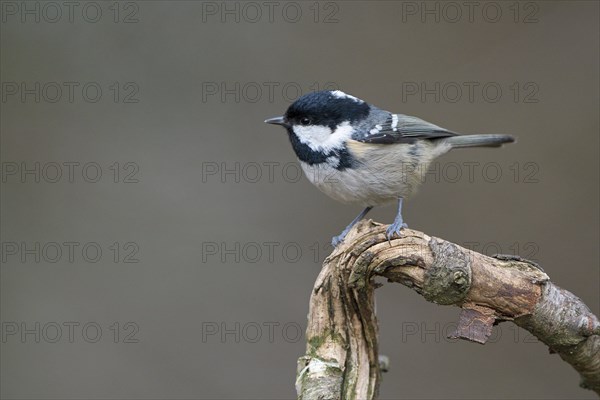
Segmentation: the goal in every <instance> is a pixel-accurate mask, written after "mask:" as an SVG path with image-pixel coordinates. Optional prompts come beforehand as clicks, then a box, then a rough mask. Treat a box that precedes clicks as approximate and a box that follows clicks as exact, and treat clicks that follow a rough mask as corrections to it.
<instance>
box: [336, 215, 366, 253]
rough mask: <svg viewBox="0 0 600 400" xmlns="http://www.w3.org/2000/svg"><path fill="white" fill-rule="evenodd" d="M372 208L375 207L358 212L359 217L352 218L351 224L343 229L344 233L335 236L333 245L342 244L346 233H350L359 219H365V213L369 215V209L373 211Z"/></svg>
mask: <svg viewBox="0 0 600 400" xmlns="http://www.w3.org/2000/svg"><path fill="white" fill-rule="evenodd" d="M372 208H373V207H367V208H365V209H364V210H362V212H361V213H360V214H358V215H357V217H356V218H354V219H353V220H352V222H350V225H348V226H347V227H346V228H345V229H344V230H343V231H342V233H340V234H339V235H338V236H334V237H333V239H331V244H332V245H333V247H337V245H338V244H340V243H341V242H342V240H344V238H345V237H346V235H347V234H348V232H350V229H352V227H353V226H354V225H356V223H357V222H358V221H360V220H361V219H363V218H364V217H365V215H367V213H368V212H369V211H371V209H372Z"/></svg>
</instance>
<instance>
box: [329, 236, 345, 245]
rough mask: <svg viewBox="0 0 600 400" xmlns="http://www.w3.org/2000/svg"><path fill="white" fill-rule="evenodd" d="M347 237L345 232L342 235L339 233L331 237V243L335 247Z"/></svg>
mask: <svg viewBox="0 0 600 400" xmlns="http://www.w3.org/2000/svg"><path fill="white" fill-rule="evenodd" d="M345 237H346V235H344V234H343V233H342V234H341V235H337V236H334V237H332V238H331V245H332V246H333V247H334V248H335V247H337V246H338V244H340V243H342V242H343V241H344V238H345Z"/></svg>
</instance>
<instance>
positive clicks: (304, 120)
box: [300, 117, 310, 126]
mask: <svg viewBox="0 0 600 400" xmlns="http://www.w3.org/2000/svg"><path fill="white" fill-rule="evenodd" d="M300 123H301V124H302V125H304V126H306V125H310V119H308V118H306V117H304V118H302V119H301V120H300Z"/></svg>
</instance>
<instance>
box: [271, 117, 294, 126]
mask: <svg viewBox="0 0 600 400" xmlns="http://www.w3.org/2000/svg"><path fill="white" fill-rule="evenodd" d="M265 123H267V124H273V125H281V126H285V127H288V126H289V124H288V123H287V122H285V117H275V118H269V119H266V120H265Z"/></svg>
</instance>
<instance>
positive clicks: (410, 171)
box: [265, 90, 514, 246]
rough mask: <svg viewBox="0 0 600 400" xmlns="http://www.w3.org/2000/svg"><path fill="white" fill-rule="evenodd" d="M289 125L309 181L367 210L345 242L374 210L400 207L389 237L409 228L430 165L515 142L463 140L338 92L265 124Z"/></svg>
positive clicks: (309, 98)
mask: <svg viewBox="0 0 600 400" xmlns="http://www.w3.org/2000/svg"><path fill="white" fill-rule="evenodd" d="M265 122H266V123H268V124H276V125H281V126H284V127H285V128H286V130H287V132H288V135H289V139H290V141H291V143H292V147H293V149H294V151H295V152H296V156H297V157H298V159H299V160H300V165H301V167H302V169H303V170H304V173H305V175H306V177H307V178H308V179H309V180H310V181H311V182H312V183H313V184H314V185H315V186H316V187H317V188H319V189H320V190H321V191H323V192H324V193H325V194H327V195H328V196H330V197H331V198H333V199H335V200H337V201H340V202H342V203H357V204H360V205H362V206H363V207H365V209H364V210H363V211H362V212H361V213H360V214H359V215H358V216H357V217H356V218H355V219H354V220H353V221H352V222H351V223H350V225H348V226H347V227H346V228H345V229H344V230H343V231H342V233H341V234H340V235H338V236H335V237H334V238H333V239H332V244H333V245H334V246H337V245H338V244H339V243H340V242H341V241H342V240H343V239H344V237H345V236H346V234H347V233H348V232H349V231H350V229H351V228H352V226H354V224H356V223H357V222H358V221H360V220H361V219H362V218H364V217H365V215H367V213H368V212H369V211H370V210H371V209H372V208H373V207H374V206H379V205H383V204H386V203H390V202H394V201H397V202H398V213H397V214H396V218H395V219H394V222H393V223H392V224H391V225H390V226H389V227H388V229H387V231H386V236H387V237H388V239H391V238H392V237H393V236H394V234H397V235H398V236H399V235H400V230H401V229H402V228H405V227H406V224H405V223H404V221H403V219H402V200H403V199H404V198H406V197H408V196H410V195H411V194H413V193H414V192H415V190H416V188H417V186H418V185H419V184H420V183H421V182H422V177H423V176H424V172H425V171H426V170H427V167H428V166H429V164H430V163H431V161H432V160H433V159H434V158H436V157H438V156H440V155H442V154H444V153H446V152H448V151H450V150H451V149H454V148H460V147H499V146H501V145H502V144H504V143H511V142H514V138H513V137H512V136H509V135H459V134H457V133H455V132H452V131H449V130H447V129H444V128H441V127H439V126H437V125H434V124H431V123H429V122H426V121H423V120H422V119H419V118H416V117H411V116H408V115H403V114H392V113H391V112H388V111H385V110H381V109H379V108H377V107H375V106H372V105H370V104H368V103H367V102H365V101H363V100H360V99H358V98H356V97H354V96H351V95H349V94H346V93H344V92H342V91H339V90H327V91H319V92H314V93H309V94H306V95H304V96H302V97H300V98H299V99H298V100H296V101H295V102H294V103H293V104H292V105H291V106H290V107H289V108H288V109H287V111H286V113H285V115H284V116H282V117H276V118H271V119H268V120H266V121H265Z"/></svg>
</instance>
